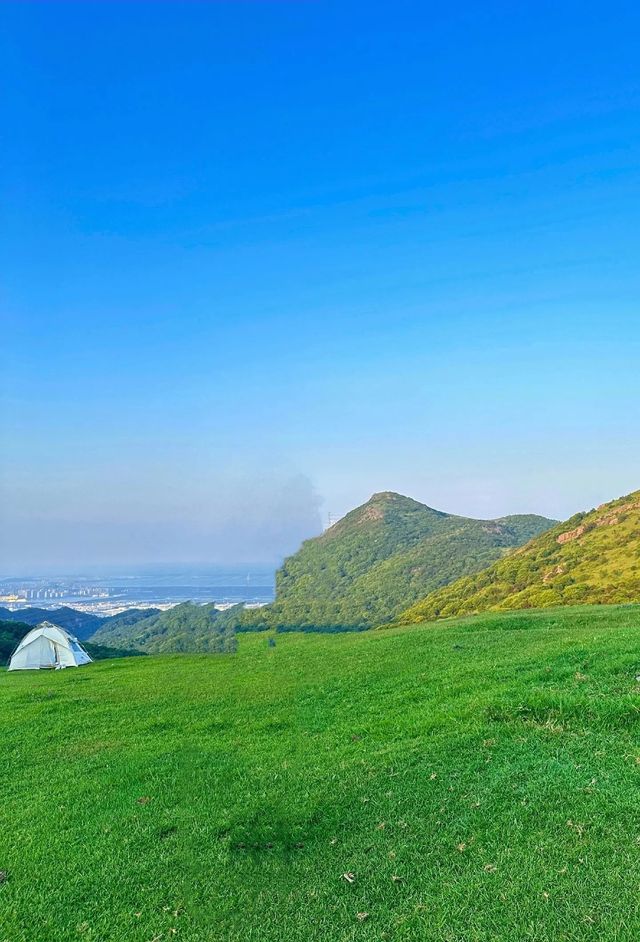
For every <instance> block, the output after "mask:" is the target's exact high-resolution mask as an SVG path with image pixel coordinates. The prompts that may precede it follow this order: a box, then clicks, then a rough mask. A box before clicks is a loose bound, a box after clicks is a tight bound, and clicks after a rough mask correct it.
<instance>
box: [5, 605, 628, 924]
mask: <svg viewBox="0 0 640 942" xmlns="http://www.w3.org/2000/svg"><path fill="white" fill-rule="evenodd" d="M639 652H640V609H639V608H638V607H635V606H633V607H612V608H606V607H603V608H591V609H589V608H585V609H582V608H577V609H569V608H567V609H562V610H554V611H544V612H536V613H531V612H528V613H515V614H506V615H505V614H503V615H487V616H483V617H480V618H477V619H472V620H467V621H460V622H454V623H451V622H449V623H447V624H446V625H429V626H426V627H414V628H408V629H407V628H403V629H398V630H395V629H389V630H388V631H385V632H366V633H363V634H347V635H340V636H337V637H336V636H325V635H294V634H289V635H280V636H278V638H277V642H276V646H275V648H272V647H269V646H268V644H267V638H266V637H264V636H263V635H245V636H243V637H242V638H241V640H240V646H239V651H238V654H236V655H234V656H221V657H207V656H204V655H200V656H197V655H187V656H178V655H168V656H165V657H147V658H136V659H131V660H127V659H125V660H114V661H107V662H103V663H100V664H96V665H92V666H88V667H85V668H79V669H77V670H68V671H62V672H57V673H35V674H32V673H29V674H19V675H16V674H2V675H0V726H1V729H0V743H1V744H2V745H1V750H2V763H1V765H0V768H1V769H2V777H3V782H2V799H3V800H2V803H1V804H0V833H1V834H2V842H1V844H0V870H2V871H5V872H6V879H4V881H3V882H2V883H0V939H1V940H2V942H5V940H7V942H9V940H10V942H35V940H37V942H69V940H72V939H80V940H92V942H151V940H152V939H155V940H158V942H160V940H161V942H169V940H172V939H174V938H176V939H178V940H183V942H218V940H224V942H245V940H256V942H285V940H286V942H314V940H318V942H320V940H322V942H325V940H330V942H352V940H353V942H355V940H357V942H360V940H362V942H373V940H385V939H387V940H403V942H404V940H412V942H422V940H429V942H487V940H491V942H514V940H518V942H527V940H530V942H534V940H535V942H561V940H564V942H587V940H593V942H596V940H598V942H602V940H605V942H608V940H611V942H614V940H615V942H627V940H628V942H631V940H635V939H636V938H637V930H638V925H639V924H640V911H639V904H638V893H637V888H638V884H639V881H640V843H639V837H640V819H639V816H638V807H639V806H640V764H639V763H640V746H639V739H638V733H639V727H640V693H639V687H638V685H637V684H636V681H635V677H636V674H637V673H638V670H639V665H640V653H639ZM343 874H353V875H354V878H353V882H349V881H348V880H346V879H345V878H344V877H343ZM365 913H366V914H368V915H366V917H365V916H364V915H362V914H365ZM359 914H360V915H359ZM174 930H175V932H174Z"/></svg>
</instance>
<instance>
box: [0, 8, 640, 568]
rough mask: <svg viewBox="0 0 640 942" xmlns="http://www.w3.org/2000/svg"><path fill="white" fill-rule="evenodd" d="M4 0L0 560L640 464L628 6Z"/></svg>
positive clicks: (519, 492) (599, 475)
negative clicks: (391, 495) (381, 494)
mask: <svg viewBox="0 0 640 942" xmlns="http://www.w3.org/2000/svg"><path fill="white" fill-rule="evenodd" d="M1 7H2V9H0V20H1V23H2V27H3V28H2V30H1V31H0V32H1V34H2V38H1V39H0V43H1V46H0V49H1V51H2V56H0V62H1V64H0V74H1V76H2V78H3V79H4V85H5V87H6V88H10V89H11V94H10V95H5V96H3V100H2V102H1V103H0V114H1V117H2V123H3V127H4V128H5V130H6V134H5V138H6V140H5V145H4V155H3V157H4V160H3V169H2V175H1V179H0V185H1V187H2V200H3V220H2V224H1V229H0V240H1V243H2V259H3V261H2V281H3V291H2V300H1V303H2V314H1V316H2V335H1V336H2V344H3V366H2V371H0V373H1V375H0V394H1V397H2V398H1V403H0V419H1V423H2V445H3V454H2V457H1V458H0V569H1V570H3V571H4V570H7V571H8V570H9V569H11V570H15V569H34V568H37V567H50V566H55V567H60V568H63V569H64V568H69V567H72V568H75V567H76V566H78V565H80V564H84V565H86V566H94V565H113V564H116V565H149V564H162V563H165V562H172V563H180V564H185V563H199V562H201V561H202V560H203V559H204V560H207V561H209V562H210V563H215V564H224V563H228V562H234V563H238V562H241V561H243V560H247V561H251V562H256V561H257V560H261V561H264V562H268V563H269V564H270V565H271V564H273V565H276V564H277V563H278V562H279V560H280V559H282V557H284V556H285V555H287V554H289V553H291V552H293V551H295V550H296V549H297V547H298V546H299V544H300V542H301V541H302V540H303V539H305V538H307V537H310V536H313V535H315V534H316V533H319V532H320V531H321V529H322V527H323V525H324V524H325V523H326V520H327V515H328V514H329V513H331V514H333V515H342V514H344V513H345V512H347V511H348V510H350V509H352V508H353V507H355V506H357V505H359V504H361V503H362V502H364V501H365V500H367V499H368V497H370V495H371V494H372V493H374V492H376V491H382V490H394V491H398V492H400V493H403V494H406V495H407V496H410V497H413V498H415V499H417V500H420V501H422V502H424V503H426V504H428V505H430V506H433V507H436V508H437V509H441V510H445V511H447V512H450V513H457V514H460V515H464V516H472V517H480V518H493V517H497V516H504V515H507V514H512V513H537V514H542V515H545V516H549V517H553V518H557V519H564V518H566V517H568V516H570V515H572V514H573V513H575V512H576V511H579V510H584V509H589V508H590V507H593V506H596V505H598V504H600V503H603V502H605V501H607V500H610V499H613V498H614V497H617V496H619V495H621V494H624V493H628V492H630V491H632V490H635V489H637V488H638V487H640V435H639V434H638V432H639V431H640V428H639V424H640V418H639V414H638V409H637V403H638V400H639V398H640V370H638V362H639V353H640V317H639V316H638V297H639V291H640V275H639V273H638V262H637V260H638V249H639V247H640V246H639V242H640V234H639V231H638V225H637V219H638V210H639V208H640V207H639V205H638V204H639V196H638V194H639V193H640V186H639V183H640V180H639V176H640V171H639V170H638V168H639V167H640V122H639V121H638V108H639V106H640V81H639V80H638V71H637V50H636V48H635V42H634V36H635V35H636V34H637V11H636V10H635V8H634V7H633V6H632V5H630V4H628V5H627V4H622V5H619V6H618V5H614V7H613V8H611V11H610V13H609V14H608V15H604V13H603V11H602V10H596V9H592V8H588V7H587V8H585V7H584V5H578V4H573V3H569V4H563V5H561V6H560V7H558V6H557V5H550V6H548V7H545V6H543V7H540V6H539V5H537V6H535V7H533V6H531V7H530V8H522V9H518V10H515V9H512V8H510V7H508V6H505V5H504V4H500V3H489V4H488V5H487V4H485V5H482V7H480V6H478V5H477V4H471V3H467V4H465V3H463V4H462V5H460V6H458V7H457V8H456V9H455V10H454V9H451V10H449V9H445V8H433V7H432V6H431V5H424V4H420V3H417V2H413V0H411V2H409V3H407V4H406V5H404V6H403V7H402V9H401V10H397V11H394V13H393V16H391V15H390V14H389V10H388V9H385V8H384V6H383V7H375V5H374V6H373V7H372V6H371V5H370V4H363V3H353V2H346V3H342V4H335V3H332V2H328V3H325V2H321V3H316V4H298V3H287V2H285V3H271V2H266V3H252V2H249V3H242V4H233V3H231V4H224V3H193V4H191V3H187V4H177V3H171V2H169V3H162V4H148V3H127V4H111V3H105V2H96V3H91V4H77V3H57V2H55V3H18V2H8V3H4V4H2V5H1ZM612 50H615V55H614V54H613V53H612ZM114 63H117V68H114Z"/></svg>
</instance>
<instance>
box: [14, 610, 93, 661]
mask: <svg viewBox="0 0 640 942" xmlns="http://www.w3.org/2000/svg"><path fill="white" fill-rule="evenodd" d="M91 663H92V661H91V658H90V657H89V655H88V654H87V652H86V651H85V649H84V648H83V647H82V645H81V644H80V642H79V641H78V639H77V638H74V637H73V635H70V634H69V632H68V631H65V630H64V628H60V627H58V625H52V624H51V622H50V621H43V622H41V624H39V625H36V627H35V628H32V629H31V631H30V632H29V633H28V634H26V635H25V636H24V638H23V639H22V641H21V642H20V644H19V645H18V647H17V648H16V649H15V651H14V652H13V654H12V655H11V660H10V661H9V670H10V671H29V670H41V669H42V668H46V667H50V668H55V669H56V670H58V669H59V668H63V667H79V666H80V665H81V664H91Z"/></svg>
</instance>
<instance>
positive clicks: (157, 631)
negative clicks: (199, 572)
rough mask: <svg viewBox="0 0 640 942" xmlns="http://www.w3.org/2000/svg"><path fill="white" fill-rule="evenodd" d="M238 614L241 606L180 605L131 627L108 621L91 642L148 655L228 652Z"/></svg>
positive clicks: (230, 649)
mask: <svg viewBox="0 0 640 942" xmlns="http://www.w3.org/2000/svg"><path fill="white" fill-rule="evenodd" d="M240 615H241V606H234V608H233V609H228V610H227V611H225V612H220V611H218V610H217V609H216V608H215V606H214V605H213V604H210V605H195V604H194V603H193V602H183V603H182V604H181V605H176V606H175V607H174V608H170V609H168V610H167V611H165V612H157V611H156V613H155V614H153V615H150V616H149V617H147V618H142V619H139V620H137V621H135V622H134V623H133V624H131V623H130V622H127V620H126V619H120V620H117V619H113V620H110V621H108V622H107V623H106V624H105V625H103V626H102V627H101V628H99V629H98V630H97V631H96V632H95V633H94V634H93V635H92V636H91V641H92V642H93V643H95V644H101V645H107V646H110V647H133V648H135V649H137V650H139V651H145V652H146V653H148V654H161V653H163V652H169V651H171V652H185V651H202V652H209V653H223V652H231V651H234V650H235V632H234V626H235V625H236V624H237V623H238V621H239V618H240Z"/></svg>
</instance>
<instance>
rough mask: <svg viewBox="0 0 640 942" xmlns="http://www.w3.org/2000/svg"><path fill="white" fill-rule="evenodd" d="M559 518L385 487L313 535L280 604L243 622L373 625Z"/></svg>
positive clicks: (285, 582) (288, 575)
mask: <svg viewBox="0 0 640 942" xmlns="http://www.w3.org/2000/svg"><path fill="white" fill-rule="evenodd" d="M553 523H554V521H551V520H547V519H546V518H545V517H538V516H535V515H523V516H512V517H502V518H500V519H498V520H473V519H469V518H467V517H458V516H455V515H453V514H447V513H443V512H442V511H439V510H433V509H432V508H431V507H427V506H426V505H425V504H421V503H419V502H418V501H416V500H412V499H411V498H409V497H403V496H402V495H401V494H394V493H391V492H384V493H381V494H374V495H373V497H372V498H371V499H370V500H369V501H367V503H366V504H363V505H362V506H361V507H357V508H356V509H355V510H352V511H351V513H349V514H347V515H346V517H343V518H342V520H340V521H339V522H338V523H336V524H334V526H332V527H330V528H329V529H328V530H326V531H325V533H323V534H322V535H321V536H318V537H315V538H314V539H311V540H307V541H306V542H305V543H303V544H302V547H301V549H300V550H299V551H298V552H297V553H295V554H294V555H293V556H291V557H289V558H288V559H287V560H285V562H284V565H283V566H282V568H281V569H280V570H279V572H278V573H277V575H276V601H275V602H274V603H273V604H272V605H270V606H267V607H265V608H261V609H259V610H256V611H253V612H247V613H245V615H244V618H243V621H244V626H245V627H249V626H251V625H253V626H255V627H276V628H281V629H283V628H284V629H287V628H291V629H294V628H323V629H327V628H367V627H371V626H373V625H378V624H380V623H382V622H385V621H389V620H391V619H392V618H394V617H395V616H396V615H398V614H399V613H400V612H402V611H404V609H406V608H407V605H408V604H410V603H411V602H412V601H414V600H417V599H419V598H421V597H422V596H424V595H425V594H426V593H428V592H429V591H431V590H432V589H436V588H438V587H439V586H442V585H446V584H447V583H449V582H452V581H453V580H454V579H457V578H458V577H459V576H462V575H468V574H471V573H475V572H477V571H478V570H480V569H483V568H485V567H486V566H488V565H489V564H490V563H492V562H494V561H495V560H496V559H499V558H500V557H502V556H503V555H504V554H505V553H508V552H509V551H510V550H512V549H513V548H514V547H516V546H520V545H521V544H523V543H526V542H527V540H529V539H531V537H533V536H536V535H537V534H539V533H541V532H542V531H544V530H547V529H548V528H549V527H551V526H553Z"/></svg>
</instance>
